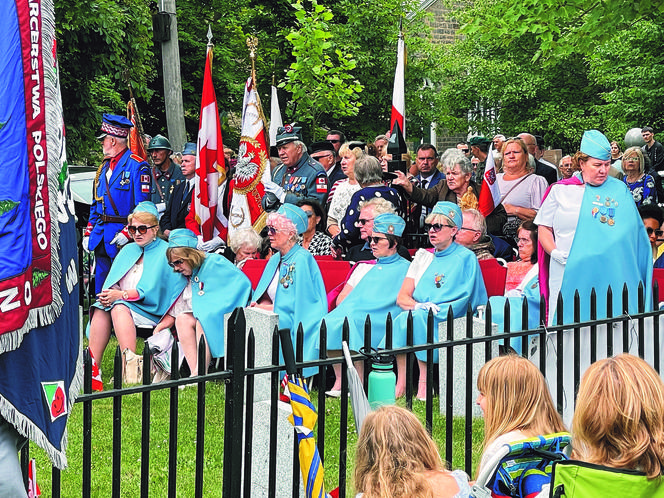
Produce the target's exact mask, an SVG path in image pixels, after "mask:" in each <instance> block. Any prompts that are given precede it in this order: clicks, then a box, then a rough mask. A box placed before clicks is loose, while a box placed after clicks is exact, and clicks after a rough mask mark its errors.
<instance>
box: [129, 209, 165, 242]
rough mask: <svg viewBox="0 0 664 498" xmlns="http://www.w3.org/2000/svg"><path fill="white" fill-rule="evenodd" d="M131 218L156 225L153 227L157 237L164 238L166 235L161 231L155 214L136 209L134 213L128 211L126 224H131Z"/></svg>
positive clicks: (149, 224)
mask: <svg viewBox="0 0 664 498" xmlns="http://www.w3.org/2000/svg"><path fill="white" fill-rule="evenodd" d="M133 220H136V221H140V222H141V223H145V224H146V225H147V226H150V227H151V226H155V225H156V226H155V228H156V229H157V237H159V238H160V239H164V240H166V237H165V236H164V234H163V233H162V231H161V227H160V226H159V219H158V218H157V217H156V216H155V215H153V214H151V213H148V212H147V211H137V212H135V213H130V214H129V216H127V225H131V222H132V221H133Z"/></svg>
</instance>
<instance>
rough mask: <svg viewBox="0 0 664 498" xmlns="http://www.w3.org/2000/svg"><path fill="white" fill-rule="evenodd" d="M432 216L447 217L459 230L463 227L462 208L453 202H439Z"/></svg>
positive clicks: (432, 211)
mask: <svg viewBox="0 0 664 498" xmlns="http://www.w3.org/2000/svg"><path fill="white" fill-rule="evenodd" d="M431 214H442V215H444V216H446V217H447V218H449V220H450V221H451V222H452V223H453V224H454V226H455V227H457V228H458V227H460V226H461V225H463V214H461V208H460V207H459V206H457V205H456V204H454V203H453V202H449V201H439V202H437V203H436V205H435V206H434V207H433V209H432V210H431ZM374 222H375V221H374Z"/></svg>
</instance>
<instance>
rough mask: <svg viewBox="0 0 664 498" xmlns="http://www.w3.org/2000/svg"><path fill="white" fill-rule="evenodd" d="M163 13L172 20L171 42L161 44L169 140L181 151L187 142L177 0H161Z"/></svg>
mask: <svg viewBox="0 0 664 498" xmlns="http://www.w3.org/2000/svg"><path fill="white" fill-rule="evenodd" d="M161 12H163V13H167V14H168V15H169V16H170V19H171V23H170V24H171V30H170V34H171V36H170V40H167V41H162V42H161V61H162V66H163V68H164V74H163V78H164V105H165V106H166V127H167V128H168V139H169V140H170V142H171V145H172V146H173V150H174V151H181V150H182V148H183V147H184V144H185V142H186V141H187V132H186V130H185V127H184V105H183V103H182V80H181V79H180V49H179V47H178V22H177V15H176V10H175V0H161Z"/></svg>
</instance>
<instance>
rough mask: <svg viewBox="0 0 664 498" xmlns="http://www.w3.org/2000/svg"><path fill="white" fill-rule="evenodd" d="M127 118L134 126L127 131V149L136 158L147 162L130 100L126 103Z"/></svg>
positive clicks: (134, 111)
mask: <svg viewBox="0 0 664 498" xmlns="http://www.w3.org/2000/svg"><path fill="white" fill-rule="evenodd" d="M127 118H128V119H129V120H130V121H131V122H132V124H133V125H134V126H132V128H131V129H130V130H129V149H130V150H131V151H132V152H133V153H134V154H136V155H137V156H138V157H140V158H141V159H143V160H144V161H147V159H148V153H147V151H146V150H145V142H144V141H143V137H142V136H141V134H140V133H139V132H138V112H137V111H136V109H135V108H134V104H133V103H132V101H131V100H130V101H129V102H127Z"/></svg>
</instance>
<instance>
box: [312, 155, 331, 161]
mask: <svg viewBox="0 0 664 498" xmlns="http://www.w3.org/2000/svg"><path fill="white" fill-rule="evenodd" d="M329 157H334V154H324V155H322V156H311V159H315V160H316V161H320V160H321V159H327V158H329Z"/></svg>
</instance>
